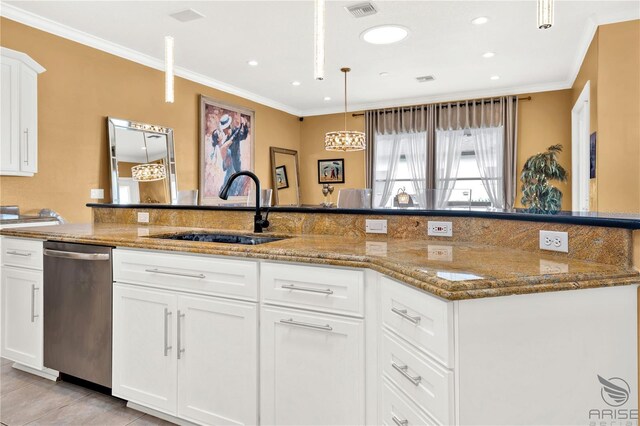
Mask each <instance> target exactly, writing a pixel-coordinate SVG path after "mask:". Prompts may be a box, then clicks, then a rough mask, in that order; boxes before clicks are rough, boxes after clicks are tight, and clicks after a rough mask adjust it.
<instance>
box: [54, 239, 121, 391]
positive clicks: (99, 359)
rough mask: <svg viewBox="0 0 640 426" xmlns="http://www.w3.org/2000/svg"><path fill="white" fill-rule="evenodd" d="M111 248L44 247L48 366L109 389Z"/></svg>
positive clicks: (69, 245)
mask: <svg viewBox="0 0 640 426" xmlns="http://www.w3.org/2000/svg"><path fill="white" fill-rule="evenodd" d="M112 288H113V280H112V270H111V247H103V246H92V245H86V244H73V243H61V242H52V241H46V242H45V243H44V365H45V367H48V368H52V369H54V370H57V371H60V372H61V373H64V374H68V375H70V376H73V377H77V378H80V379H83V380H87V381H89V382H92V383H96V384H99V385H101V386H106V387H108V388H111V315H112V313H111V305H112Z"/></svg>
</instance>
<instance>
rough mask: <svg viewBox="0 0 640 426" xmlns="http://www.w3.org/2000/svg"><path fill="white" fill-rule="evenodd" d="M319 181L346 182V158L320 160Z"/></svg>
mask: <svg viewBox="0 0 640 426" xmlns="http://www.w3.org/2000/svg"><path fill="white" fill-rule="evenodd" d="M318 183H344V159H343V158H338V159H333V160H318Z"/></svg>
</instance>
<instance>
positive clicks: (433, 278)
mask: <svg viewBox="0 0 640 426" xmlns="http://www.w3.org/2000/svg"><path fill="white" fill-rule="evenodd" d="M189 231H209V232H220V233H226V234H243V235H247V234H248V233H246V232H244V233H242V232H237V231H236V232H233V231H226V230H215V229H203V228H181V227H170V226H136V225H127V224H77V225H76V224H70V225H58V226H48V227H33V228H19V229H4V230H2V231H0V234H2V235H6V236H16V237H24V238H37V239H43V240H46V239H48V240H56V241H66V242H77V243H85V244H97V245H109V246H114V247H133V248H143V249H152V250H168V251H177V252H190V253H201V254H211V255H226V256H235V257H248V258H258V259H271V260H281V261H290V262H304V263H315V264H323V265H337V266H350V267H362V268H370V269H373V270H375V271H378V272H380V273H383V274H385V275H387V276H390V277H392V278H395V279H397V280H400V281H403V282H405V283H407V284H409V285H412V286H414V287H417V288H420V289H422V290H424V291H427V292H429V293H431V294H434V295H436V296H439V297H442V298H444V299H447V300H463V299H475V298H482V297H495V296H506V295H511V294H526V293H540V292H548V291H558V290H574V289H582V288H594V287H606V286H618V285H630V284H639V283H640V275H639V274H638V272H637V271H634V270H632V269H626V268H621V267H619V266H614V265H606V264H600V263H594V262H586V261H582V260H576V259H572V258H568V257H557V256H553V255H546V254H543V253H534V252H527V251H522V250H513V249H508V248H501V247H495V246H487V245H477V244H471V243H460V242H457V243H455V242H451V243H449V242H445V241H442V240H438V241H435V240H426V239H425V240H401V239H389V240H380V239H376V240H369V239H364V238H347V237H342V236H328V235H294V236H286V235H279V234H273V233H265V234H260V235H264V236H267V235H268V236H281V237H288V238H285V239H282V240H279V241H274V242H270V243H266V244H261V245H256V246H247V245H237V244H223V243H207V242H191V241H180V240H166V239H160V238H154V236H155V235H165V234H172V233H181V232H189Z"/></svg>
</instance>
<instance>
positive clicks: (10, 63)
mask: <svg viewBox="0 0 640 426" xmlns="http://www.w3.org/2000/svg"><path fill="white" fill-rule="evenodd" d="M0 66H1V69H2V72H1V80H2V85H1V88H0V97H1V101H0V102H1V103H0V108H1V109H2V114H1V115H2V122H1V126H0V154H1V156H0V174H2V175H12V176H33V174H34V173H36V172H37V171H38V74H40V73H42V72H44V71H45V69H44V68H43V67H42V66H41V65H40V64H38V63H37V62H36V61H34V60H33V59H31V57H29V55H27V54H25V53H22V52H18V51H15V50H11V49H7V48H4V47H2V48H0Z"/></svg>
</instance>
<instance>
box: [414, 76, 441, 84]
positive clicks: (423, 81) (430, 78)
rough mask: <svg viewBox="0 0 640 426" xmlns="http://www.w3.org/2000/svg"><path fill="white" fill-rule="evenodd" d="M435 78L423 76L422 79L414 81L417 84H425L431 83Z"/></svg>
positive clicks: (417, 78) (418, 78)
mask: <svg viewBox="0 0 640 426" xmlns="http://www.w3.org/2000/svg"><path fill="white" fill-rule="evenodd" d="M435 79H436V78H435V77H434V76H432V75H423V76H422V77H416V80H418V83H426V82H427V81H433V80H435Z"/></svg>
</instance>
